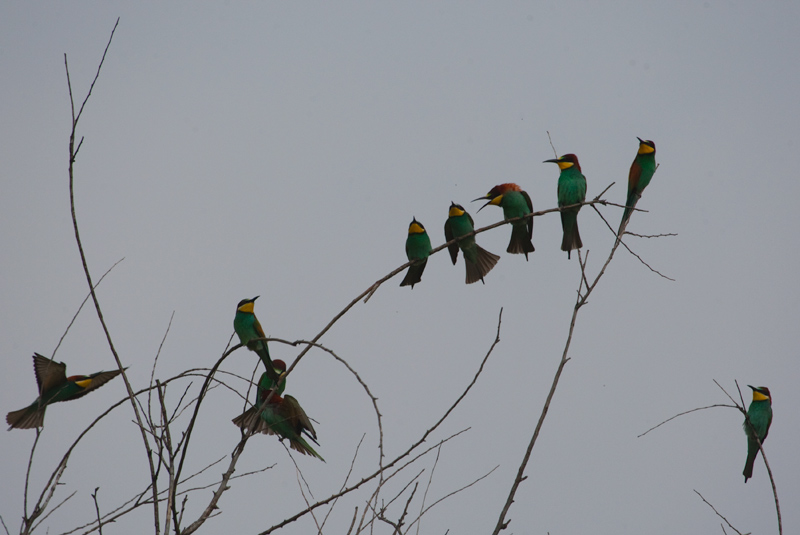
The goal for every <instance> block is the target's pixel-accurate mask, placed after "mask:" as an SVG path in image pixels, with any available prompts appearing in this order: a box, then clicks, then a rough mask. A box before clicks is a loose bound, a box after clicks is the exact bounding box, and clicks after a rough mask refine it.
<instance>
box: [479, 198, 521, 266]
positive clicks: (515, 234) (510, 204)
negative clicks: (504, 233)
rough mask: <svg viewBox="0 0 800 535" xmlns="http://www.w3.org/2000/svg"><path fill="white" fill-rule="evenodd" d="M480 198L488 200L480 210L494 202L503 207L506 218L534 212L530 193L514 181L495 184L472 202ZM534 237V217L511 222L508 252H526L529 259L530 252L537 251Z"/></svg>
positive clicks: (495, 204)
mask: <svg viewBox="0 0 800 535" xmlns="http://www.w3.org/2000/svg"><path fill="white" fill-rule="evenodd" d="M480 200H488V202H487V203H486V204H484V205H483V206H481V207H480V208H478V211H479V212H480V211H481V210H483V209H484V208H486V207H487V206H489V205H490V204H492V205H494V206H499V207H501V208H502V209H503V217H505V218H506V219H514V218H515V217H522V216H524V215H528V214H530V213H531V212H533V203H532V202H531V198H530V195H528V193H527V192H525V191H522V188H520V187H519V186H517V185H516V184H514V183H513V182H509V183H506V184H500V185H498V186H495V187H493V188H492V189H490V190H489V193H487V194H486V195H484V196H483V197H478V198H477V199H475V200H474V201H472V202H475V201H480ZM532 238H533V218H532V217H529V218H527V219H522V220H520V221H514V222H513V223H511V241H510V242H508V249H506V252H507V253H511V254H524V255H525V260H527V259H528V253H532V252H533V251H535V249H534V248H533V242H532V241H531V239H532Z"/></svg>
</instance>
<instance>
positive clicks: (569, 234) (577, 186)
mask: <svg viewBox="0 0 800 535" xmlns="http://www.w3.org/2000/svg"><path fill="white" fill-rule="evenodd" d="M547 162H552V163H555V164H558V168H559V169H560V170H561V174H559V175H558V207H559V208H563V207H564V206H570V205H572V204H579V203H582V202H583V201H585V200H586V177H585V176H583V173H581V164H579V163H578V157H577V156H575V155H574V154H565V155H564V156H562V157H561V158H555V159H552V160H545V163H547ZM580 210H581V207H580V206H578V207H576V208H569V209H567V210H562V211H561V228H562V229H563V231H564V238H563V239H562V240H561V250H562V251H566V252H567V258H569V257H570V251H572V249H580V248H581V247H583V242H582V241H581V235H580V232H578V212H580Z"/></svg>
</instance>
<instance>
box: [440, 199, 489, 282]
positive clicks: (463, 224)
mask: <svg viewBox="0 0 800 535" xmlns="http://www.w3.org/2000/svg"><path fill="white" fill-rule="evenodd" d="M473 230H475V224H474V223H473V221H472V217H471V216H470V215H469V214H468V213H467V212H466V211H465V210H464V207H463V206H461V205H460V204H456V203H454V202H452V201H451V202H450V211H449V212H448V215H447V221H445V223H444V239H445V240H447V241H450V240H452V239H453V238H458V237H460V236H464V235H465V234H469V233H470V232H472V231H473ZM459 248H460V249H461V252H462V253H464V265H466V267H467V284H472V283H473V282H478V281H481V282H483V277H484V276H485V275H486V274H487V273H489V272H490V271H491V270H492V268H493V267H494V265H495V264H497V261H498V260H500V257H499V256H497V255H496V254H492V253H490V252H489V251H487V250H486V249H484V248H483V247H481V246H480V245H478V244H477V243H475V236H469V237H467V238H464V239H463V240H459V241H457V242H456V243H451V244H450V245H448V246H447V249H448V251H449V252H450V259H451V260H452V261H453V265H455V263H456V259H457V258H458V249H459ZM484 284H485V283H484Z"/></svg>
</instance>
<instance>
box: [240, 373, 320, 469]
mask: <svg viewBox="0 0 800 535" xmlns="http://www.w3.org/2000/svg"><path fill="white" fill-rule="evenodd" d="M275 362H281V364H283V363H282V361H278V360H276V361H275ZM285 368H286V365H285V364H284V365H283V369H284V370H285ZM273 385H274V383H273V382H272V380H271V379H270V378H269V377H268V376H267V374H266V373H263V374H261V379H260V380H259V382H258V389H257V391H256V402H255V405H254V406H253V407H251V408H249V409H248V410H246V411H245V412H244V413H243V414H241V415H239V416H237V417H236V418H234V419H233V423H234V424H236V425H237V426H238V427H239V428H241V429H242V431H245V432H246V431H248V430H249V431H250V432H252V433H264V434H267V435H277V436H278V437H280V438H281V440H282V439H284V438H285V439H288V440H289V446H290V447H291V448H292V449H293V450H296V451H298V452H300V453H302V454H304V455H311V456H313V457H317V458H318V459H320V460H321V461H323V462H325V459H323V458H322V456H321V455H320V454H319V453H317V452H316V451H315V450H314V448H313V447H311V445H310V444H309V443H308V442H307V441H306V440H305V438H304V437H303V435H305V436H306V437H308V438H309V439H310V440H311V441H312V442H314V444H316V445H317V446H319V442H317V433H316V431H315V430H314V426H313V425H312V424H311V420H310V419H309V417H308V415H306V412H305V411H304V410H303V408H302V407H301V406H300V403H299V402H298V401H297V400H296V399H295V398H294V397H292V396H289V395H286V396H283V397H281V396H280V394H279V393H278V392H282V391H283V390H282V388H279V389H278V392H273V390H272V386H273Z"/></svg>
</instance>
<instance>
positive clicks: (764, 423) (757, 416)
mask: <svg viewBox="0 0 800 535" xmlns="http://www.w3.org/2000/svg"><path fill="white" fill-rule="evenodd" d="M747 386H748V387H749V388H750V389H751V390H752V391H753V401H751V402H750V407H749V408H748V409H747V418H746V419H745V421H744V424H742V425H743V427H744V433H745V434H746V435H747V461H746V462H745V463H744V471H743V472H742V475H743V476H744V482H745V483H747V480H748V479H750V478H751V477H753V464H754V463H755V462H756V456H757V455H758V452H759V448H758V442H759V440H760V441H761V443H762V444H763V443H764V440H766V438H767V433H769V426H770V425H772V395H771V394H770V393H769V388H767V387H766V386H750V385H747ZM756 437H758V440H756Z"/></svg>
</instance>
